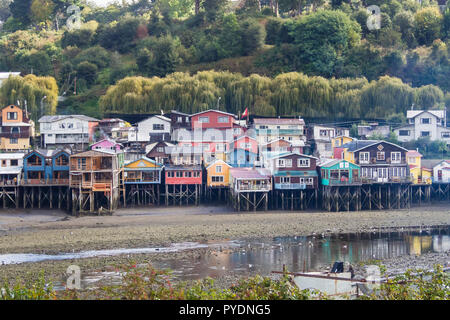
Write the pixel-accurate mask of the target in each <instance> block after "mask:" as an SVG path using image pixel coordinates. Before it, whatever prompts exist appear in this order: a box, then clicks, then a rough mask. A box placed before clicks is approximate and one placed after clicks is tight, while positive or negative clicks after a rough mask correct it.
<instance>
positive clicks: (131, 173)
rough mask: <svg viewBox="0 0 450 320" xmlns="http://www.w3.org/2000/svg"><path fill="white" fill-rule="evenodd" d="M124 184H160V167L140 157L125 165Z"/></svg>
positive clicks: (154, 162)
mask: <svg viewBox="0 0 450 320" xmlns="http://www.w3.org/2000/svg"><path fill="white" fill-rule="evenodd" d="M124 169H125V170H124V171H125V172H124V183H125V184H159V183H161V171H162V165H161V164H159V163H157V162H156V161H154V160H152V159H149V158H147V157H142V158H140V159H138V160H135V161H132V162H130V163H128V164H126V165H125V168H124Z"/></svg>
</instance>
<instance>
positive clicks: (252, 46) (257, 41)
mask: <svg viewBox="0 0 450 320" xmlns="http://www.w3.org/2000/svg"><path fill="white" fill-rule="evenodd" d="M265 36H266V34H265V30H264V27H263V26H261V25H260V24H259V23H258V22H257V21H255V20H251V19H250V20H246V21H244V22H243V23H242V24H241V39H242V43H241V48H242V55H244V56H246V55H249V54H250V53H252V52H253V51H255V50H256V49H259V48H260V47H261V46H262V45H263V44H264V38H265Z"/></svg>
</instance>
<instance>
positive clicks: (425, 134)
mask: <svg viewBox="0 0 450 320" xmlns="http://www.w3.org/2000/svg"><path fill="white" fill-rule="evenodd" d="M420 136H421V137H429V136H430V131H421V132H420Z"/></svg>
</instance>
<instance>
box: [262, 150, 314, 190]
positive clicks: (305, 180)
mask: <svg viewBox="0 0 450 320" xmlns="http://www.w3.org/2000/svg"><path fill="white" fill-rule="evenodd" d="M317 160H318V159H317V158H315V157H312V156H308V155H304V154H300V153H291V152H290V153H284V154H279V155H276V156H273V157H271V158H270V159H268V166H269V170H270V171H271V172H272V175H273V183H274V190H277V189H278V190H298V189H317V187H318V174H317V171H316V165H317Z"/></svg>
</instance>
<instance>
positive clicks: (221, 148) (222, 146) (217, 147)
mask: <svg viewBox="0 0 450 320" xmlns="http://www.w3.org/2000/svg"><path fill="white" fill-rule="evenodd" d="M224 149H225V146H224V145H223V144H220V143H219V144H216V151H224Z"/></svg>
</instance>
